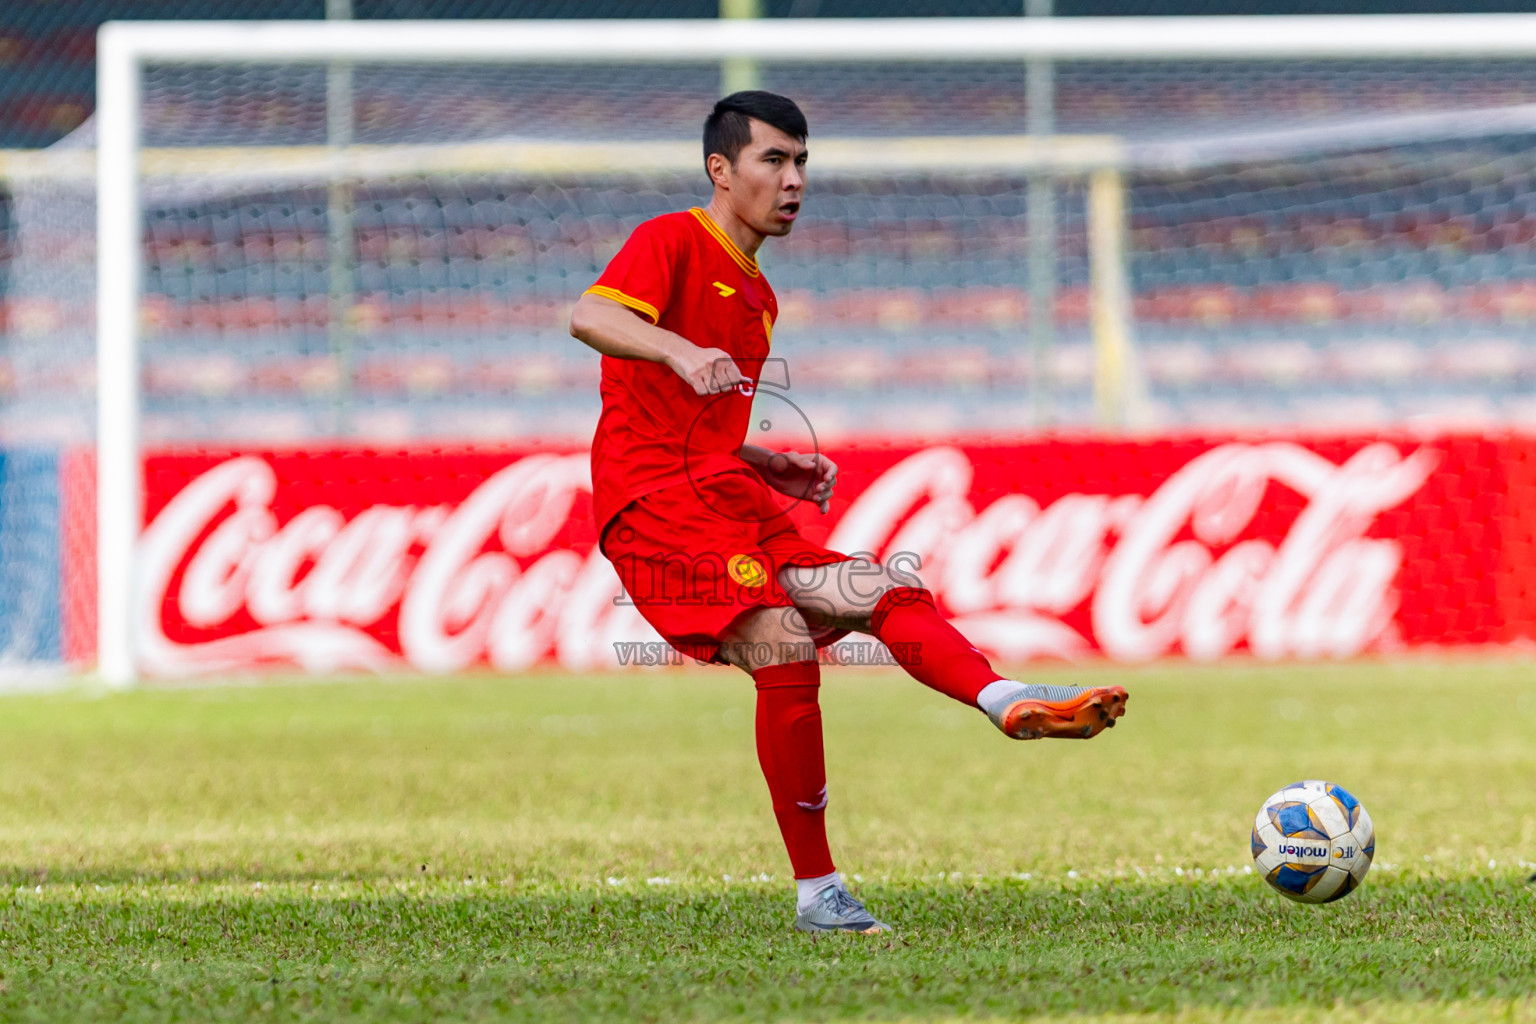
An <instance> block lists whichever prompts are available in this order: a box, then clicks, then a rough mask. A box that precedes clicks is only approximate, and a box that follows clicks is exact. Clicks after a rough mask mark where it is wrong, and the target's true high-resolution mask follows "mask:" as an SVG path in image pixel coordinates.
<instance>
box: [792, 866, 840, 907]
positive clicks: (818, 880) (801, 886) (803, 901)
mask: <svg viewBox="0 0 1536 1024" xmlns="http://www.w3.org/2000/svg"><path fill="white" fill-rule="evenodd" d="M842 884H843V876H842V875H840V874H838V873H837V872H836V871H834V872H832V873H831V874H830V875H817V876H816V877H815V878H797V879H795V909H796V910H804V909H806V908H807V907H809V906H810V905H811V904H812V903H814V902H816V894H817V893H819V892H821V890H823V889H825V888H826V887H827V886H829V885H836V886H839V887H841V886H842Z"/></svg>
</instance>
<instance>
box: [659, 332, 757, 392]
mask: <svg viewBox="0 0 1536 1024" xmlns="http://www.w3.org/2000/svg"><path fill="white" fill-rule="evenodd" d="M667 365H668V366H670V367H672V371H673V372H674V373H676V374H677V375H678V376H679V377H681V378H683V380H685V381H687V382H688V384H689V385H690V386H691V387H692V388H693V393H694V394H696V395H718V394H721V393H723V392H726V391H730V390H731V389H733V388H735V387H736V386H737V385H738V384H750V383H751V382H750V381H748V380H747V378H745V377H743V376H742V374H741V370H740V369H739V368H738V367H737V366H736V363H735V361H734V360H732V359H731V357H730V354H729V353H728V352H726V351H725V350H724V349H718V348H703V347H701V346H699V345H692V344H684V345H681V346H679V347H678V351H676V352H674V353H673V354H672V355H671V356H670V357H668V359H667Z"/></svg>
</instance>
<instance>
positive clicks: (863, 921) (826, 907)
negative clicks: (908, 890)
mask: <svg viewBox="0 0 1536 1024" xmlns="http://www.w3.org/2000/svg"><path fill="white" fill-rule="evenodd" d="M795 930H796V931H802V932H858V933H859V934H860V935H878V934H880V933H881V932H888V931H890V930H891V926H890V925H888V924H886V923H884V922H883V921H877V920H875V918H874V917H873V916H872V915H871V914H870V912H869V911H867V910H865V909H864V904H862V903H860V902H859V901H858V900H857V899H855V898H854V896H853V894H852V893H850V892H849V891H848V890H847V889H844V888H843V887H842V886H840V885H829V886H827V887H826V888H825V889H823V890H821V892H819V893H817V894H816V901H815V902H814V903H812V904H811V905H810V906H809V907H807V908H806V909H804V910H802V911H799V912H798V913H796V914H795Z"/></svg>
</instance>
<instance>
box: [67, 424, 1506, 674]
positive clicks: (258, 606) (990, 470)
mask: <svg viewBox="0 0 1536 1024" xmlns="http://www.w3.org/2000/svg"><path fill="white" fill-rule="evenodd" d="M826 454H827V455H829V456H830V457H831V458H833V459H834V460H835V461H836V462H837V463H838V465H839V467H840V475H839V477H838V484H837V493H836V496H835V499H834V501H833V503H832V507H831V511H830V512H829V513H828V514H827V515H825V516H822V515H819V514H818V513H817V511H816V510H815V509H814V508H813V507H810V506H809V505H807V504H803V503H802V504H801V505H798V506H796V507H795V508H794V509H793V512H792V515H793V517H794V519H795V520H796V521H797V523H798V524H799V526H800V528H801V530H802V532H803V533H805V534H806V535H807V536H809V537H811V538H812V539H815V540H817V541H821V542H823V543H826V544H827V545H829V546H830V547H833V548H835V549H837V550H841V551H845V552H849V553H858V552H863V553H870V554H873V555H874V556H876V557H879V558H882V559H893V558H896V557H898V556H899V557H900V558H901V559H903V564H904V565H905V566H907V567H909V568H911V567H917V574H918V575H919V576H920V577H921V579H922V581H923V582H924V584H925V585H926V586H928V587H929V588H930V589H931V590H932V591H933V593H934V594H935V596H936V598H937V599H938V601H939V604H940V607H941V608H942V609H943V610H944V611H945V612H946V613H947V614H949V615H950V616H952V617H953V619H954V621H955V623H956V624H957V625H958V626H959V628H960V629H961V630H962V631H963V632H964V633H965V635H966V636H967V637H968V638H970V639H971V640H972V641H973V642H974V643H975V644H976V645H977V646H978V647H980V648H982V649H983V650H984V651H986V652H988V653H989V654H991V655H992V656H994V657H995V658H997V659H999V660H1001V661H1002V662H1005V663H1018V662H1022V661H1027V660H1032V659H1040V658H1049V659H1067V660H1077V659H1087V658H1094V657H1107V658H1109V659H1113V660H1116V661H1122V662H1143V661H1147V660H1150V659H1156V658H1163V657H1169V656H1182V657H1187V658H1191V659H1195V660H1199V661H1209V660H1214V659H1218V658H1222V657H1224V656H1228V655H1231V654H1234V653H1241V654H1246V655H1251V656H1254V657H1257V658H1261V659H1266V660H1271V659H1284V658H1342V657H1351V656H1355V655H1359V654H1362V653H1366V652H1391V651H1396V650H1401V649H1404V648H1410V647H1423V646H1431V645H1468V644H1490V643H1509V642H1513V641H1518V640H1521V639H1522V638H1525V637H1527V636H1530V635H1532V633H1533V632H1536V629H1533V627H1536V586H1533V585H1532V584H1533V580H1536V502H1533V499H1536V460H1533V458H1532V456H1533V455H1536V444H1533V442H1532V441H1530V440H1527V439H1524V438H1520V437H1492V436H1452V437H1433V438H1426V439H1420V438H1411V437H1406V436H1402V437H1394V436H1378V437H1363V436H1361V437H1328V438H1317V437H1273V436H1263V437H1237V436H1229V437H1216V436H1200V437H1193V436H1191V437H1166V438H1158V439H1151V440H1145V439H1141V440H1135V441H1126V440H1105V439H1095V438H1081V439H1049V440H1021V441H1016V442H1007V443H1005V442H1000V441H989V442H979V441H960V442H956V443H951V444H930V445H925V446H917V445H910V444H906V445H904V444H898V443H882V442H879V441H864V442H861V443H849V444H847V445H846V446H841V447H839V448H838V449H837V450H829V451H827V452H826ZM87 464H88V459H86V458H83V457H80V456H78V455H77V456H76V457H73V458H72V459H69V460H66V465H67V467H74V468H73V469H70V468H66V469H65V471H64V472H65V474H66V476H67V475H69V474H71V473H73V474H74V478H75V481H76V485H75V486H73V487H71V486H70V484H69V482H68V481H66V482H65V486H64V493H65V494H66V495H69V494H71V493H77V494H78V493H79V492H80V491H82V490H83V489H85V488H86V487H87V485H86V484H85V483H82V481H87V480H88V479H89V472H88V466H87ZM145 484H146V502H145V520H146V521H145V527H144V533H143V536H142V541H141V547H140V571H139V600H138V603H137V607H138V616H139V617H138V621H137V622H136V623H135V629H136V632H137V637H138V645H139V652H140V656H141V658H142V667H143V668H144V670H145V671H146V672H149V673H152V674H156V675H163V676H181V675H188V674H195V673H203V672H224V671H231V670H249V669H259V668H264V667H274V668H276V667H282V668H291V667H297V668H302V669H306V670H311V671H343V670H345V671H355V670H380V671H384V670H415V671H423V672H456V671H460V670H464V669H471V668H475V667H484V668H490V669H495V670H501V671H515V670H518V669H524V668H528V667H529V666H533V665H538V664H541V663H548V664H558V665H561V666H565V667H566V668H570V669H577V670H590V669H597V668H609V667H618V666H619V665H620V664H621V663H625V662H627V661H629V660H631V659H629V658H628V657H626V656H625V651H626V650H632V649H634V647H635V645H636V643H637V642H654V641H656V640H657V639H658V638H657V636H656V634H655V633H654V632H653V631H652V630H651V629H650V627H649V626H648V625H647V624H646V623H645V622H644V620H642V619H641V618H640V616H639V614H638V613H637V612H636V611H635V609H634V608H633V607H632V606H630V605H629V603H628V602H627V601H626V600H625V599H624V598H623V597H622V594H621V589H620V587H619V584H618V580H617V577H616V576H615V574H614V572H613V570H612V568H611V567H610V566H609V564H608V563H607V561H606V560H605V559H604V558H603V557H602V555H601V554H600V553H599V552H598V551H597V550H596V548H595V540H596V531H595V525H594V523H593V519H592V500H591V481H590V472H589V468H588V456H587V451H586V450H585V448H582V447H575V446H569V445H565V446H562V445H537V444H534V445H526V446H520V447H505V448H503V447H494V448H493V447H483V446H475V447H464V448H445V447H441V446H436V447H420V448H406V449H369V448H356V449H348V448H323V449H319V448H317V449H308V448H305V449H281V450H265V451H262V450H223V451H217V450H214V451H210V450H197V451H152V452H149V453H148V454H147V457H146V460H145ZM68 504H69V502H68V501H66V505H68ZM90 523H91V519H90V517H89V516H85V515H70V514H68V511H67V509H66V513H65V515H64V526H63V529H64V533H65V537H64V542H63V545H62V546H63V549H64V551H65V552H66V562H67V561H69V557H70V556H69V552H76V555H75V556H74V558H75V560H76V562H77V563H78V562H79V560H80V559H81V558H82V557H83V556H81V555H80V554H78V553H79V552H86V551H89V550H90V543H89V541H90V538H89V537H88V536H86V534H88V532H89V530H90V529H91V526H90ZM93 577H94V573H93V572H91V571H90V567H89V566H88V565H81V564H76V565H74V566H73V571H71V570H70V567H66V571H65V580H66V587H65V591H66V592H65V595H64V601H63V606H64V617H65V630H64V632H65V636H66V648H67V653H68V654H70V655H71V656H73V657H75V658H77V659H88V658H89V657H90V656H91V654H92V652H91V651H90V641H89V637H90V635H91V632H92V630H91V626H92V623H91V622H90V615H91V608H92V605H93V602H92V598H91V593H90V588H91V586H92V585H93V583H92V580H93Z"/></svg>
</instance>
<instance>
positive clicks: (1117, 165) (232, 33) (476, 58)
mask: <svg viewBox="0 0 1536 1024" xmlns="http://www.w3.org/2000/svg"><path fill="white" fill-rule="evenodd" d="M1532 56H1536V16H1527V15H1454V16H1452V15H1447V16H1432V15H1426V16H1391V17H1385V16H1358V17H1356V16H1349V17H1338V16H1331V17H1240V18H1107V19H1038V20H1037V19H934V20H925V19H901V20H888V21H886V20H832V19H829V20H809V21H801V20H776V19H769V20H761V21H751V22H746V21H731V20H721V21H699V22H681V21H639V22H630V21H622V22H618V21H606V22H605V21H569V22H485V21H475V22H329V23H327V22H295V23H259V22H242V23H179V22H135V23H109V24H107V25H104V26H103V27H102V29H101V31H100V33H99V36H98V50H97V62H98V64H97V66H98V101H97V115H96V131H97V153H98V159H97V161H96V166H95V175H96V199H97V209H96V217H97V227H96V235H97V243H98V250H97V252H98V259H97V274H98V287H97V338H96V341H97V346H98V348H97V353H98V354H97V373H96V381H97V472H98V480H97V495H96V497H97V507H98V520H97V529H96V542H97V545H98V547H97V573H98V610H97V625H98V629H99V634H98V640H97V657H98V664H99V671H100V674H101V676H102V678H103V679H104V680H105V681H107V682H108V683H109V684H111V685H128V684H130V683H131V682H132V681H133V680H134V678H135V677H136V673H137V670H138V652H137V651H136V647H135V645H136V639H135V637H136V629H137V627H136V625H135V622H136V618H135V617H136V616H143V615H146V614H154V613H155V612H154V609H152V608H150V607H149V606H148V600H149V595H147V593H145V592H144V591H143V590H142V584H143V581H142V580H141V579H139V578H138V575H137V570H136V567H135V550H136V545H137V543H138V534H139V530H140V527H141V523H142V521H143V495H142V476H141V468H140V454H139V453H140V435H139V425H140V422H141V378H142V366H141V361H140V348H139V342H140V333H141V301H142V293H143V280H144V269H145V268H144V263H143V250H142V247H143V231H144V214H145V205H144V193H143V180H144V176H145V175H149V174H153V175H157V176H159V177H161V178H163V179H175V178H176V177H177V176H178V175H185V176H186V177H187V178H188V179H189V180H196V181H197V182H199V183H201V184H200V185H199V187H210V188H216V187H217V179H219V177H220V176H221V175H223V176H225V177H234V178H240V179H244V180H245V181H247V182H259V181H262V180H271V181H279V180H302V181H306V182H318V183H320V184H322V185H325V184H327V183H329V182H333V181H336V180H339V179H341V180H345V179H361V180H371V179H388V178H390V177H391V176H392V175H395V176H399V175H415V176H418V177H420V176H430V175H432V174H434V173H458V174H494V173H511V174H516V173H518V172H519V169H521V170H522V171H524V172H530V173H532V172H536V173H538V174H540V175H545V176H551V175H552V176H555V177H559V176H560V175H566V176H568V177H569V176H573V175H579V174H583V173H609V174H612V175H614V176H615V177H616V178H623V177H624V176H625V175H634V174H636V173H639V172H642V171H646V170H649V171H651V172H656V173H681V172H682V171H683V169H685V168H690V169H691V168H693V167H695V166H697V161H698V152H697V148H696V143H691V142H684V141H681V140H676V139H667V138H654V137H653V138H648V139H646V140H644V145H643V146H624V145H614V144H613V143H611V142H605V141H604V140H602V139H592V138H588V139H552V138H524V137H519V138H501V139H495V138H492V139H472V138H471V139H465V140H462V141H453V140H452V139H449V140H446V141H445V140H444V139H443V138H432V139H429V140H425V141H413V140H412V139H408V138H407V139H403V140H396V141H392V142H389V143H383V144H373V143H370V142H368V141H366V140H365V139H364V138H363V137H362V136H361V135H359V136H357V137H354V138H352V139H350V140H348V141H349V144H348V145H346V146H326V145H315V144H312V143H306V142H304V141H303V140H300V141H297V142H289V143H283V144H281V145H276V146H267V145H263V144H260V143H255V142H253V143H250V144H249V145H244V146H240V147H238V148H236V149H235V150H231V149H230V148H229V147H228V145H227V144H225V145H222V146H221V145H204V144H200V143H195V142H194V143H193V144H190V145H185V146H181V147H175V148H174V149H175V151H172V150H167V149H166V147H164V145H163V144H162V143H161V142H159V141H156V140H148V139H145V138H144V137H143V134H142V132H141V126H142V123H143V116H144V109H145V106H144V89H143V84H144V75H145V73H146V70H147V69H149V68H151V67H154V68H171V69H194V70H195V69H210V68H233V69H239V68H256V67H280V68H300V69H302V68H304V67H310V68H317V67H318V68H323V67H324V66H326V65H329V64H346V65H348V66H350V67H352V68H354V69H357V68H364V67H367V66H370V65H372V66H389V67H402V68H421V67H426V66H440V67H444V68H471V67H473V68H506V67H522V66H526V67H540V68H556V69H565V70H570V69H583V68H588V69H591V71H590V74H592V75H601V74H604V73H606V72H605V71H604V69H612V68H616V67H617V68H638V69H642V70H646V69H650V73H651V74H652V75H660V76H664V75H667V74H670V73H671V69H674V68H676V67H678V66H679V65H689V64H699V65H709V66H712V67H715V68H718V67H719V66H720V65H721V64H722V63H723V62H729V61H754V62H757V63H758V64H760V65H765V66H766V65H770V64H771V65H777V66H790V67H796V68H805V69H814V68H816V67H818V66H829V67H850V68H856V69H868V73H869V74H871V75H877V74H888V73H889V72H890V69H891V68H893V67H900V66H903V65H904V64H914V65H916V64H921V65H923V66H926V67H938V68H941V69H942V68H953V69H968V68H971V67H972V66H975V65H982V64H988V63H989V62H990V64H1012V65H1014V66H1016V67H1017V68H1018V69H1019V78H1020V89H1021V90H1022V87H1023V86H1022V79H1023V75H1022V69H1023V66H1024V63H1025V62H1026V61H1029V60H1032V59H1045V60H1050V61H1053V62H1055V63H1056V64H1057V66H1058V67H1063V66H1069V65H1072V64H1073V63H1074V62H1078V63H1089V64H1096V65H1099V66H1114V65H1115V64H1116V63H1117V62H1133V63H1135V64H1136V65H1138V66H1145V65H1163V66H1177V65H1178V63H1179V62H1228V63H1230V64H1233V65H1239V64H1255V65H1256V64H1280V63H1283V62H1286V61H1306V62H1314V63H1315V62H1329V61H1354V62H1372V61H1437V60H1457V61H1477V60H1482V59H1499V60H1504V59H1519V58H1529V57H1532ZM946 73H947V72H943V71H940V72H937V73H936V74H935V76H934V77H935V80H936V81H939V82H940V83H942V82H943V81H944V80H945V78H944V76H945V74H946ZM555 77H556V78H558V79H559V81H561V82H565V83H571V82H577V81H579V80H578V79H574V78H570V77H561V76H559V75H556V76H555ZM871 91H872V92H878V87H876V88H874V89H872V90H871ZM354 95H355V94H354ZM863 102H864V103H866V105H868V106H869V107H870V108H871V109H874V108H878V107H879V105H880V97H879V96H878V95H876V96H873V97H864V99H863ZM936 102H938V101H936ZM556 113H558V112H556ZM920 115H921V112H920V111H919V112H917V113H916V114H914V120H915V121H917V122H924V117H923V116H920ZM184 116H187V117H190V116H194V115H193V114H185V115H184ZM983 119H984V118H983ZM927 120H928V121H932V120H933V118H932V117H929V118H928V119H927ZM438 127H441V126H438ZM940 127H941V128H942V127H946V126H942V125H941V126H940ZM1261 127H1263V126H1261V125H1254V124H1251V123H1245V124H1241V125H1238V126H1236V127H1232V128H1229V129H1228V134H1227V136H1223V138H1221V139H1217V140H1215V142H1213V141H1212V140H1211V139H1210V138H1209V137H1207V136H1200V134H1199V133H1198V132H1190V133H1188V135H1187V137H1180V138H1177V139H1171V140H1169V139H1158V140H1151V141H1148V140H1141V141H1140V142H1135V141H1130V140H1127V139H1126V138H1125V137H1123V136H1122V135H1120V134H1117V133H1112V132H1106V133H1098V134H1089V135H1076V136H1074V135H1063V136H1059V137H1051V138H1045V139H1032V138H1029V137H1028V136H1027V135H1025V134H1024V133H1023V132H1022V131H1015V132H1014V133H1012V134H1007V135H1003V134H995V133H990V134H989V133H975V132H971V133H968V134H964V135H962V134H958V133H956V134H947V133H946V132H944V131H939V132H935V131H932V130H925V129H923V128H909V129H908V130H906V131H904V132H901V133H900V134H893V133H890V132H886V133H884V134H882V133H880V132H878V131H877V132H872V133H869V137H867V138H866V137H863V133H859V132H849V131H848V130H847V128H846V126H840V127H839V128H837V129H828V130H823V129H821V128H820V127H815V126H813V128H814V134H813V137H812V151H813V162H814V163H813V166H814V167H815V170H816V173H818V174H824V173H826V174H834V175H836V174H842V175H845V176H849V177H850V178H855V179H856V178H857V177H858V176H860V175H869V174H871V173H874V174H875V176H876V177H878V176H879V168H880V165H881V162H882V161H885V162H886V163H887V164H888V165H889V166H893V167H896V168H900V169H903V170H904V171H906V172H909V173H912V174H918V175H921V174H929V175H945V174H964V175H980V176H985V175H987V174H993V175H997V174H1000V173H1005V172H1006V173H1007V174H1012V175H1023V174H1027V173H1030V172H1037V173H1039V172H1045V173H1049V174H1052V175H1055V176H1057V177H1058V178H1061V179H1070V180H1074V181H1076V182H1077V183H1078V185H1079V187H1081V188H1082V189H1083V198H1082V218H1083V220H1084V222H1085V223H1086V229H1085V230H1084V232H1083V244H1084V249H1085V251H1084V252H1083V254H1082V262H1083V264H1084V267H1085V270H1084V273H1085V275H1086V278H1087V284H1088V287H1087V292H1088V294H1089V303H1090V307H1091V308H1090V310H1089V313H1090V315H1089V318H1088V319H1089V320H1090V321H1091V324H1092V336H1093V339H1094V364H1095V367H1096V369H1095V372H1094V376H1093V380H1094V387H1095V396H1094V404H1095V406H1096V408H1097V409H1098V417H1099V420H1100V422H1102V423H1106V424H1117V425H1120V426H1138V425H1142V424H1144V423H1145V422H1146V419H1147V416H1146V411H1145V405H1144V399H1145V396H1144V393H1143V390H1142V388H1141V385H1140V384H1139V370H1138V367H1137V352H1136V348H1135V346H1134V345H1133V343H1132V338H1133V331H1132V319H1133V316H1132V310H1133V308H1134V302H1135V297H1134V296H1133V295H1132V294H1131V292H1132V283H1131V282H1130V281H1129V280H1128V266H1127V256H1126V249H1127V246H1128V245H1130V246H1131V247H1132V248H1134V243H1131V242H1129V241H1128V227H1127V219H1128V218H1129V217H1131V216H1132V215H1133V213H1134V210H1133V208H1132V206H1133V204H1132V202H1131V201H1130V200H1129V199H1128V194H1127V185H1126V181H1127V177H1128V176H1129V175H1133V174H1136V173H1139V172H1143V171H1145V170H1146V169H1148V168H1154V169H1160V170H1162V171H1168V170H1169V169H1177V168H1186V169H1187V168H1189V167H1199V166H1211V167H1218V168H1219V167H1227V166H1229V165H1231V164H1232V163H1233V162H1234V161H1240V160H1242V159H1243V156H1242V148H1241V147H1242V145H1243V144H1244V142H1243V140H1244V139H1246V140H1247V142H1248V143H1250V144H1251V143H1253V141H1254V140H1253V139H1252V136H1253V134H1254V132H1255V131H1257V130H1259V128H1261ZM1526 128H1527V130H1528V129H1529V125H1527V126H1526ZM950 130H951V131H952V129H950ZM1402 130H1403V131H1405V132H1407V133H1408V135H1407V137H1408V140H1409V141H1410V142H1411V141H1414V140H1415V139H1420V138H1425V137H1432V136H1425V135H1423V133H1422V126H1421V127H1420V128H1413V127H1411V126H1404V127H1403V129H1402ZM188 132H189V134H190V135H196V134H197V132H196V131H195V126H193V127H189V128H188ZM1415 132H1418V133H1419V134H1415ZM427 134H431V132H430V131H428V132H427ZM1229 136H1230V137H1229ZM1194 143H1199V144H1200V145H1204V146H1205V148H1204V149H1200V148H1199V147H1198V146H1196V145H1194ZM1269 144H1270V148H1269V149H1268V150H1265V152H1281V153H1286V152H1290V153H1295V152H1311V151H1327V146H1328V145H1330V144H1327V143H1322V142H1319V137H1318V134H1317V132H1316V131H1315V130H1314V129H1313V128H1309V127H1307V126H1305V125H1303V126H1301V127H1300V128H1299V129H1297V134H1296V137H1295V138H1290V139H1289V140H1280V141H1275V140H1273V139H1271V140H1270V143H1269ZM1381 144H1383V145H1390V144H1391V140H1390V139H1389V140H1388V141H1387V142H1385V143H1381ZM1331 145H1333V146H1334V148H1335V149H1337V148H1338V146H1339V144H1338V143H1333V144H1331ZM1344 145H1346V146H1347V145H1348V143H1347V141H1346V143H1344ZM1159 147H1161V148H1159ZM232 154H233V155H234V159H231V155H232ZM199 161H203V162H202V163H201V164H200V163H199ZM636 162H639V163H641V164H647V165H648V166H647V167H637V166H635V163H636ZM911 234H912V233H909V234H908V236H907V237H908V244H912V245H919V244H923V245H927V244H932V245H938V244H939V243H938V242H936V241H933V240H930V239H924V238H918V239H916V240H913V239H912V238H911V237H910V236H911ZM330 243H331V244H330V246H329V251H330V252H331V253H332V254H333V256H332V258H333V259H334V253H335V252H336V251H337V249H338V248H339V247H341V246H342V244H343V243H342V242H340V241H338V240H337V239H336V238H334V237H331V239H330ZM327 299H328V303H329V305H330V307H331V310H332V312H331V315H333V316H334V315H336V314H337V309H336V306H337V303H336V302H335V301H333V300H334V296H333V295H328V296H327Z"/></svg>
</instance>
